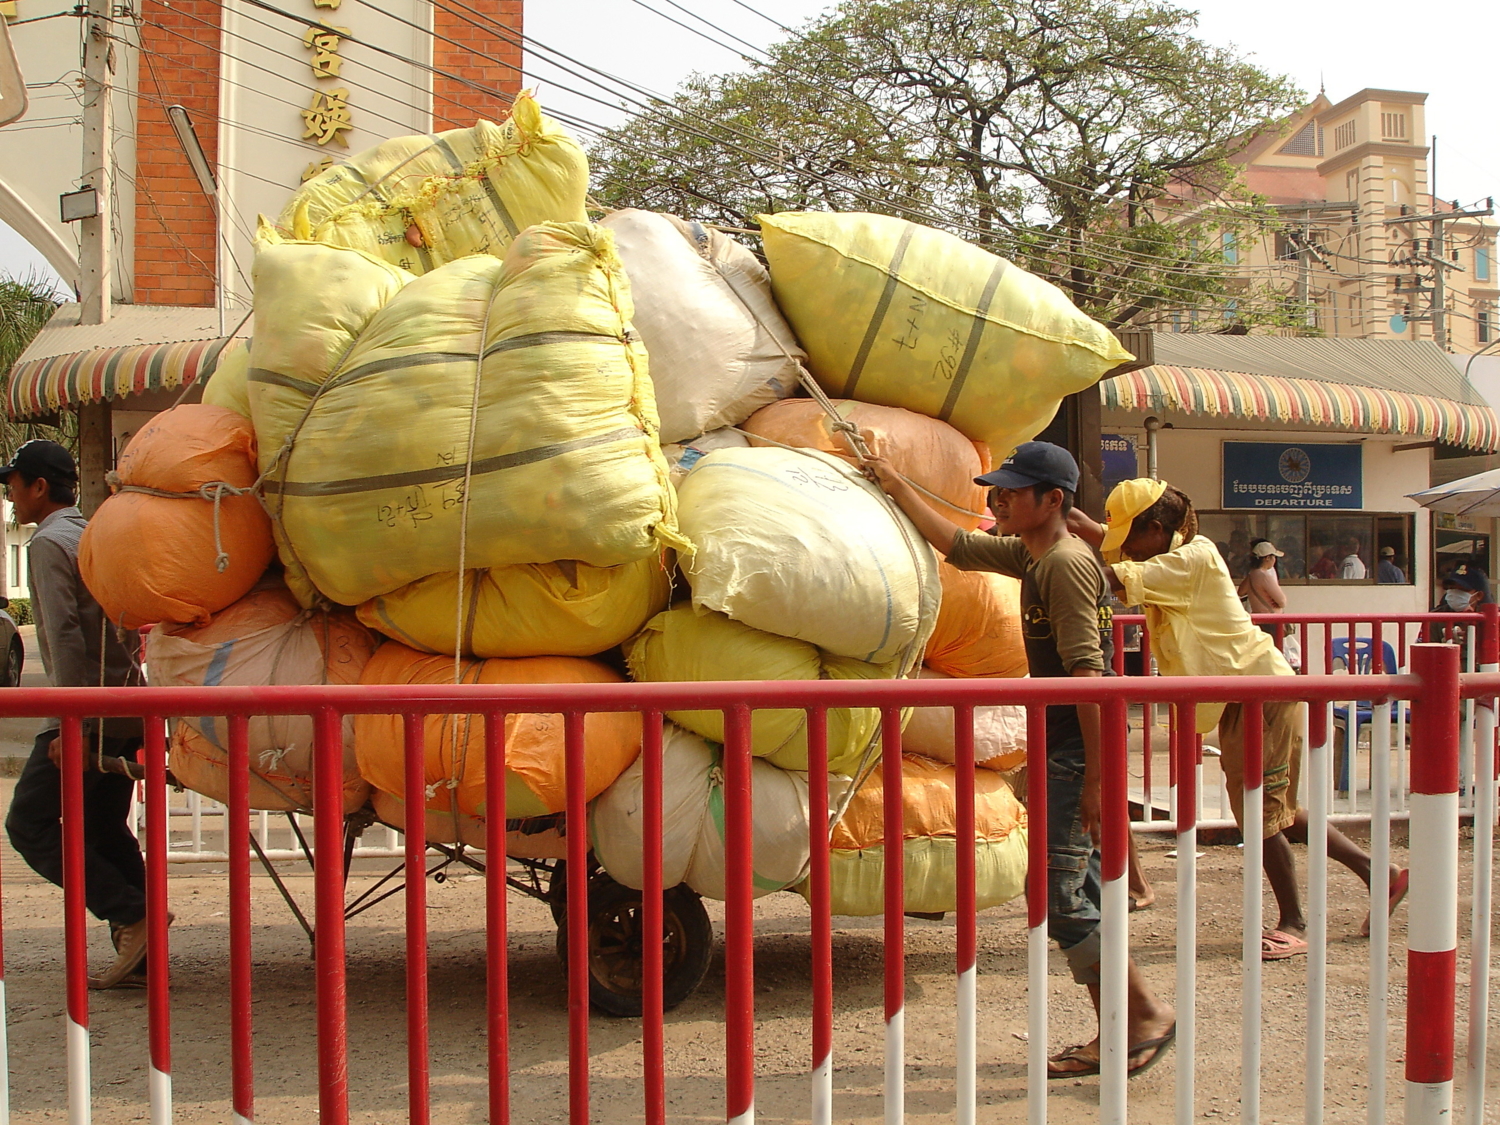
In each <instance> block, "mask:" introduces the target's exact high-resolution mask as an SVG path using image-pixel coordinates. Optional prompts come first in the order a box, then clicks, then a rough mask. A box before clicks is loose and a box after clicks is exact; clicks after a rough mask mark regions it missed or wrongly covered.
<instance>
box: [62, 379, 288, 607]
mask: <svg viewBox="0 0 1500 1125" xmlns="http://www.w3.org/2000/svg"><path fill="white" fill-rule="evenodd" d="M256 476H257V473H256V468H255V433H254V431H252V430H251V428H250V425H249V423H247V422H246V421H245V419H244V418H242V417H240V416H239V415H237V414H235V413H234V412H233V411H230V410H225V409H224V408H222V407H218V406H205V405H201V404H197V405H191V406H178V407H174V408H173V409H171V410H168V411H166V412H164V413H162V414H158V415H157V416H156V417H155V418H153V419H152V420H151V421H150V422H148V423H147V424H146V425H145V426H143V427H141V429H140V431H139V432H138V433H137V434H136V435H135V437H134V438H132V439H131V441H130V444H129V445H128V446H126V447H125V452H124V453H123V454H122V455H121V457H120V463H119V466H118V468H117V469H116V471H115V473H114V474H113V475H112V476H111V486H112V487H113V489H114V494H113V495H111V496H110V497H109V498H108V499H107V500H105V501H104V503H103V504H101V505H100V506H99V510H98V511H97V512H95V513H94V516H93V518H92V519H91V520H89V525H88V527H87V528H86V529H85V530H84V533H83V539H82V541H81V542H80V543H79V547H78V567H79V570H80V572H81V573H82V575H83V580H84V583H85V584H86V585H87V586H88V588H89V591H90V592H91V593H92V594H93V595H94V597H95V598H96V599H97V600H98V602H99V604H100V606H102V607H103V609H104V612H105V614H106V615H107V616H108V617H109V619H110V620H111V621H113V622H115V623H117V624H119V625H123V626H125V627H126V628H127V629H135V628H139V627H140V626H142V625H153V624H155V623H157V622H159V621H177V622H187V623H192V624H196V625H203V624H207V622H208V620H209V619H210V617H212V616H213V615H214V614H215V613H218V612H219V611H220V610H221V609H224V608H225V607H226V606H228V605H231V604H232V603H233V602H235V601H236V600H237V599H239V598H240V597H243V596H244V595H245V594H246V593H247V592H248V591H249V590H250V588H251V587H252V586H254V585H255V583H256V580H257V579H259V578H260V576H261V575H262V574H263V573H264V572H265V569H266V566H267V564H269V563H270V561H271V559H272V557H273V556H274V554H275V548H274V546H273V544H272V540H271V521H270V520H269V518H267V516H266V513H265V510H264V509H263V508H262V507H261V505H260V501H259V500H258V499H257V498H256V497H255V496H253V495H249V494H245V495H234V494H233V493H232V492H225V491H219V499H218V500H217V501H216V500H214V499H211V498H210V497H211V496H212V495H214V493H215V491H216V486H227V487H228V488H229V489H232V490H246V489H249V488H250V487H251V486H252V485H253V484H254V483H255V480H256Z"/></svg>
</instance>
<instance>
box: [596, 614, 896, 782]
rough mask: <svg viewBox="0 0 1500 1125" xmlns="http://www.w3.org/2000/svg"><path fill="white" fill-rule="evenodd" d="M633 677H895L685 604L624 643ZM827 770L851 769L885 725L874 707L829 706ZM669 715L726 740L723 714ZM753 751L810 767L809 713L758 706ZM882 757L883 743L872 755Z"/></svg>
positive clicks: (887, 668)
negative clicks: (760, 707) (876, 733)
mask: <svg viewBox="0 0 1500 1125" xmlns="http://www.w3.org/2000/svg"><path fill="white" fill-rule="evenodd" d="M625 660H626V663H627V664H628V665H629V667H630V675H631V678H632V679H635V680H639V681H642V682H649V683H681V682H712V681H714V680H818V679H829V680H875V679H891V678H893V677H894V676H895V675H896V673H897V671H898V669H897V667H896V666H895V662H892V663H891V664H884V665H880V664H866V663H864V662H863V661H859V660H851V659H849V658H847V657H840V656H834V655H832V654H830V653H826V652H822V651H820V650H819V649H817V648H816V647H814V646H813V645H810V644H808V643H807V642H806V641H798V640H793V639H792V638H790V637H778V636H776V635H775V634H774V633H763V632H761V631H760V630H759V629H752V628H751V627H750V626H748V625H742V624H740V623H739V622H738V621H733V620H731V619H730V618H728V617H725V616H724V615H723V614H722V613H705V612H702V611H698V610H694V609H693V608H692V607H690V606H679V607H678V608H676V609H669V610H667V612H666V613H659V614H657V615H656V616H655V617H654V618H652V619H651V621H650V622H649V623H648V624H647V625H646V628H645V629H644V630H642V632H641V634H640V636H638V637H636V638H635V639H634V640H632V641H630V642H629V643H627V644H626V646H625ZM827 714H828V768H829V770H830V771H831V772H833V773H845V774H847V773H852V772H853V771H854V770H855V769H857V768H858V766H859V763H860V761H861V759H862V757H863V755H864V753H865V750H866V747H868V746H869V745H870V739H871V738H872V736H874V734H875V732H876V730H877V729H878V727H879V725H880V712H879V711H876V710H873V709H869V708H848V707H832V708H829V710H828V713H827ZM667 715H668V717H669V718H670V719H671V720H672V721H673V722H674V723H677V724H678V725H679V726H683V727H686V728H687V729H688V730H690V731H692V732H693V733H694V734H699V735H702V736H703V737H704V738H706V739H708V740H709V741H711V742H718V743H720V744H722V743H723V741H724V712H722V711H714V710H708V711H669V712H667ZM750 752H751V753H752V754H754V755H755V756H756V757H758V758H765V759H767V760H768V761H770V762H771V764H772V765H775V766H779V767H781V768H782V769H784V770H805V769H807V716H806V714H805V713H804V712H802V711H799V710H774V711H773V710H758V711H756V712H755V713H754V714H753V716H752V717H751V720H750ZM878 755H879V746H878V745H877V746H876V747H875V750H874V756H878Z"/></svg>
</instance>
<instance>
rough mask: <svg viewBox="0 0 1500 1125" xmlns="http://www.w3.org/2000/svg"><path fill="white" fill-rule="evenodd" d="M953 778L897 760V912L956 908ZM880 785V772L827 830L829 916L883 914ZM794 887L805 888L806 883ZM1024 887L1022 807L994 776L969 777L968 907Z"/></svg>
mask: <svg viewBox="0 0 1500 1125" xmlns="http://www.w3.org/2000/svg"><path fill="white" fill-rule="evenodd" d="M957 787H958V775H957V773H956V771H955V770H954V768H953V767H952V766H950V765H945V764H943V763H942V762H934V761H932V760H931V759H928V758H923V757H920V756H918V755H916V754H904V755H902V758H901V808H902V819H903V821H904V823H903V825H902V837H903V842H902V855H901V859H902V867H903V869H904V871H905V877H906V883H905V888H904V889H905V903H904V905H903V909H905V910H910V911H916V912H918V913H922V914H928V913H939V912H943V913H946V912H947V911H950V910H957V909H958V847H959V840H958V837H957V832H956V827H955V825H956V810H955V808H954V795H955V793H956V791H957ZM884 800H885V786H884V779H883V777H882V775H881V771H880V770H875V771H874V772H873V773H871V774H870V776H869V777H868V778H866V779H865V782H864V784H863V785H861V786H860V787H859V790H858V791H857V792H856V793H855V794H854V797H853V799H852V800H850V802H849V807H848V808H847V809H846V810H845V812H844V815H843V817H842V819H840V821H839V822H838V824H837V825H835V826H834V829H833V834H832V838H831V840H830V848H831V850H832V856H831V862H830V864H829V875H830V884H831V890H832V892H833V913H835V914H849V915H854V916H857V917H862V916H869V915H873V914H883V913H885V815H884V813H885V809H884ZM797 890H798V891H799V892H801V894H802V895H803V896H804V897H808V898H810V897H811V894H812V891H811V888H810V887H809V886H808V884H807V883H806V882H803V883H801V884H799V885H798V887H797ZM1025 890H1026V809H1025V807H1024V806H1022V804H1021V802H1020V801H1019V800H1018V799H1017V798H1016V795H1015V793H1014V792H1013V791H1012V790H1011V787H1010V783H1009V782H1008V781H1007V780H1006V779H1005V778H1004V777H1002V776H1001V775H1000V774H998V773H992V772H991V771H989V770H976V771H975V773H974V906H975V909H977V910H985V909H987V908H989V907H991V906H999V905H1000V904H1001V903H1005V902H1009V901H1010V900H1011V899H1013V898H1016V897H1017V896H1018V895H1020V894H1021V893H1022V892H1023V891H1025Z"/></svg>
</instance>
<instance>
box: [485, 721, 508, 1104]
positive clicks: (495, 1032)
mask: <svg viewBox="0 0 1500 1125" xmlns="http://www.w3.org/2000/svg"><path fill="white" fill-rule="evenodd" d="M505 875H506V862H505V715H504V714H502V713H491V714H488V715H486V716H485V717H484V910H485V934H484V947H485V1020H486V1023H487V1025H488V1031H487V1039H488V1042H487V1044H486V1048H487V1052H488V1055H489V1083H490V1097H489V1103H490V1125H510V981H509V976H510V948H509V941H510V923H509V918H508V912H507V903H506V901H505V896H506V893H507V891H508V888H507V887H506V885H505Z"/></svg>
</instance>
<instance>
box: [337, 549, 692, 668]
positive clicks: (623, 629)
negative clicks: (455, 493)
mask: <svg viewBox="0 0 1500 1125" xmlns="http://www.w3.org/2000/svg"><path fill="white" fill-rule="evenodd" d="M668 565H669V564H668V562H667V561H666V560H663V559H660V558H657V557H656V556H654V555H651V556H647V557H646V558H644V559H638V560H637V561H635V562H632V563H624V564H622V565H620V566H609V567H600V566H585V565H583V564H582V563H575V562H555V563H536V564H533V565H531V566H497V567H494V568H493V569H491V570H474V571H470V572H469V573H468V574H466V575H465V576H464V600H463V606H462V608H460V607H459V605H458V575H457V574H434V575H432V576H431V577H429V578H422V579H419V580H418V581H416V582H413V583H412V584H411V585H409V586H403V587H401V589H399V590H394V591H392V592H391V593H389V594H382V595H381V596H380V597H378V598H372V599H370V600H369V601H367V602H365V603H364V604H363V605H362V606H360V607H359V619H360V620H361V621H363V622H364V623H365V624H366V625H368V626H369V627H370V628H372V629H376V630H378V631H379V632H382V633H384V634H385V635H386V636H387V637H390V638H391V639H392V640H396V641H400V642H401V643H402V644H404V645H407V646H409V647H411V648H414V649H419V650H421V651H423V652H441V653H447V654H450V655H451V654H452V652H453V650H454V647H455V643H456V642H457V641H458V639H459V638H458V630H459V628H460V627H462V629H463V641H462V645H461V646H460V647H461V648H462V651H463V653H464V655H465V656H481V657H495V656H506V657H518V656H593V655H595V654H597V653H601V652H604V651H606V650H608V649H612V648H614V647H615V646H616V645H618V644H620V643H621V642H622V641H625V640H628V639H629V638H630V637H632V636H634V635H635V634H636V633H637V632H639V631H640V628H641V626H642V625H644V624H645V623H646V622H647V621H648V620H650V618H651V617H652V616H653V615H654V614H656V613H659V612H661V611H662V610H664V609H666V608H667V601H668V599H669V597H670V596H671V590H672V584H671V576H670V575H669V573H668Z"/></svg>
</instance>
